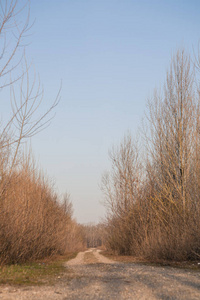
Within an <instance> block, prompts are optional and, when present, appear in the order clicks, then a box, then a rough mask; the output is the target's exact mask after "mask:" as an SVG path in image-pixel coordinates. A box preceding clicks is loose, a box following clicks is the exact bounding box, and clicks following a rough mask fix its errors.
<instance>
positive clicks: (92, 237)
mask: <svg viewBox="0 0 200 300" xmlns="http://www.w3.org/2000/svg"><path fill="white" fill-rule="evenodd" d="M82 230H83V234H84V241H85V245H86V247H87V248H96V247H103V246H104V235H105V233H104V232H105V226H104V224H101V223H99V224H93V223H91V224H87V225H82Z"/></svg>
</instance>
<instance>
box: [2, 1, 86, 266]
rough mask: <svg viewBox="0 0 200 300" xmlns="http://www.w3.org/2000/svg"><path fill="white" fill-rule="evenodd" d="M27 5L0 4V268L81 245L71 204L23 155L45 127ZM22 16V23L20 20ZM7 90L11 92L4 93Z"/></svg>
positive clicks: (47, 114) (49, 116)
mask: <svg viewBox="0 0 200 300" xmlns="http://www.w3.org/2000/svg"><path fill="white" fill-rule="evenodd" d="M29 4H30V1H26V0H20V1H17V0H15V1H13V0H5V1H0V40H1V43H0V90H1V99H0V100H1V105H2V106H1V107H6V110H5V112H6V113H4V110H3V109H1V116H0V118H1V121H0V264H2V263H19V262H25V261H29V260H33V259H38V258H44V257H46V256H49V255H53V254H64V253H65V252H66V251H74V250H77V249H78V248H80V247H81V246H82V243H83V240H82V233H81V229H80V227H79V226H78V225H77V223H76V222H75V221H73V219H72V213H71V209H70V203H69V200H68V199H66V198H65V199H64V202H63V201H61V199H59V197H58V196H57V195H56V194H55V192H54V189H53V187H52V186H51V185H50V184H49V183H48V181H47V180H46V179H44V177H43V176H41V175H39V172H38V170H37V169H36V168H35V167H34V165H33V164H32V163H31V159H30V157H26V156H25V155H24V147H23V146H24V144H25V143H24V142H25V141H27V140H29V139H30V138H31V137H32V136H33V135H35V134H36V133H38V132H39V131H41V130H42V129H44V128H45V127H46V126H48V125H49V122H50V120H51V119H52V114H51V112H52V111H53V110H54V108H55V106H56V105H57V104H58V101H59V92H58V94H57V97H55V101H54V102H53V104H51V105H47V106H46V107H48V108H47V110H46V111H42V103H43V100H44V97H43V96H44V93H43V89H42V88H41V84H40V81H39V80H37V78H36V76H35V73H34V72H31V68H30V65H29V64H28V62H27V59H26V56H25V45H26V42H25V38H27V31H28V30H29V16H30V7H29ZM24 17H25V18H24ZM7 89H9V90H8V91H7Z"/></svg>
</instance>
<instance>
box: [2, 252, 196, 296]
mask: <svg viewBox="0 0 200 300" xmlns="http://www.w3.org/2000/svg"><path fill="white" fill-rule="evenodd" d="M64 265H65V271H64V272H63V273H62V274H60V275H59V276H57V277H56V278H55V281H54V283H53V284H52V285H45V286H29V287H10V286H6V285H5V286H2V287H1V293H0V299H7V300H8V299H9V300H14V299H16V300H18V299H20V300H25V299H29V300H34V299H37V300H38V299H39V300H40V299H50V300H51V299H62V300H67V299H74V300H79V299H80V300H86V299H94V300H96V299H106V300H107V299H108V300H109V299H110V300H111V299H119V300H121V299H122V300H123V299H126V300H127V299H148V300H149V299H150V300H151V299H187V300H188V299H200V273H199V272H191V271H190V270H181V269H177V268H172V267H161V266H152V265H151V266H149V265H142V264H137V263H135V262H126V263H124V262H114V261H113V260H110V259H109V258H107V257H104V256H102V255H101V252H100V251H98V250H96V249H90V250H88V251H85V252H80V253H79V254H78V255H77V257H76V258H75V259H73V260H71V261H69V262H67V263H65V264H64Z"/></svg>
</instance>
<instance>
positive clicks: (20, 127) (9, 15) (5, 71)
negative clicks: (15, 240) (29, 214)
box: [0, 0, 60, 193]
mask: <svg viewBox="0 0 200 300" xmlns="http://www.w3.org/2000/svg"><path fill="white" fill-rule="evenodd" d="M24 14H26V17H25V20H24V21H22V19H21V17H22V16H24ZM29 16H30V1H17V0H16V1H13V0H5V1H0V40H1V41H2V42H1V49H0V50H1V55H0V62H1V67H0V81H1V83H0V88H1V90H2V89H5V88H6V87H9V88H10V108H11V112H12V113H11V117H10V120H8V122H7V123H6V124H0V153H1V193H3V192H4V190H5V188H6V186H7V184H8V183H9V177H10V176H11V175H12V172H13V170H14V168H15V167H16V166H17V164H18V161H19V153H20V148H21V145H22V142H23V141H25V140H26V139H29V138H31V137H32V136H34V135H35V134H37V133H38V132H40V131H41V130H43V129H44V128H46V127H47V126H48V125H49V124H50V121H51V119H52V118H53V114H52V112H53V110H54V108H55V107H56V106H57V104H58V102H59V98H60V90H59V91H58V93H57V96H56V98H55V100H54V101H53V103H52V104H50V105H49V108H48V109H47V110H46V111H44V112H42V111H41V104H42V102H43V101H44V91H43V88H42V86H41V83H40V80H39V79H37V76H36V74H35V72H32V68H31V66H30V65H29V64H28V62H27V59H26V56H25V44H24V42H25V40H24V39H25V38H26V35H27V32H28V30H29V29H30V26H29ZM4 101H5V100H4ZM5 172H6V173H7V175H8V174H9V176H6V177H5V176H3V174H4V173H5ZM3 178H6V181H4V180H3Z"/></svg>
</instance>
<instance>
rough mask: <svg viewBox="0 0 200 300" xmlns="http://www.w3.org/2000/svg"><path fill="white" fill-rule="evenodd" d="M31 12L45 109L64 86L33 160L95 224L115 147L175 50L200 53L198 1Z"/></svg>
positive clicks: (110, 2) (77, 212) (102, 2)
mask: <svg viewBox="0 0 200 300" xmlns="http://www.w3.org/2000/svg"><path fill="white" fill-rule="evenodd" d="M30 13H31V15H30V21H31V22H32V21H34V24H33V26H32V27H31V29H30V35H29V36H28V37H27V39H28V46H27V49H26V54H27V58H28V60H29V61H32V62H33V64H34V67H35V70H36V72H37V73H39V76H40V81H41V83H42V84H43V86H44V92H45V93H44V102H43V104H42V106H43V107H42V108H43V109H45V108H48V107H49V105H51V103H52V102H53V101H54V99H55V97H56V95H57V93H58V90H59V87H60V84H61V82H62V90H61V101H60V103H59V105H58V106H57V107H56V108H55V112H56V115H55V117H54V119H53V120H52V122H51V125H50V126H49V127H48V128H47V129H45V130H44V131H43V132H41V133H39V134H38V135H37V136H35V137H33V139H32V141H31V145H32V149H33V153H34V157H35V159H36V161H37V162H38V165H39V167H40V168H41V169H42V170H44V172H45V173H46V174H47V175H48V176H49V178H51V180H52V182H54V184H55V189H56V190H57V192H58V193H59V194H62V193H65V192H68V193H70V195H71V200H72V203H73V207H74V217H75V218H76V220H77V221H78V222H79V223H88V222H93V223H97V222H99V221H102V220H103V218H104V216H105V208H104V206H103V204H102V202H103V194H102V192H101V190H100V184H101V177H102V174H103V173H104V172H105V171H106V170H109V168H110V162H109V157H108V150H109V149H110V148H112V146H113V145H117V144H118V143H119V142H120V140H121V139H122V138H123V136H124V134H126V133H127V131H130V132H132V134H133V135H135V134H136V133H137V130H138V128H139V127H140V126H141V121H142V118H143V117H144V111H145V107H146V101H147V99H148V98H149V97H151V96H152V94H153V91H154V88H155V87H162V85H163V83H164V80H165V75H166V71H167V68H168V66H169V64H170V60H171V57H172V55H173V53H175V52H176V51H177V50H178V49H179V48H182V47H184V48H186V50H187V51H188V52H189V53H192V51H193V48H194V49H195V50H197V48H198V42H199V28H200V18H199V14H200V1H198V0H187V1H186V0H165V1H164V0H151V1H149V0H140V1H139V0H137V1H136V0H57V1H55V0H40V1H39V0H34V1H31V9H30ZM22 16H23V14H22ZM24 17H25V16H24Z"/></svg>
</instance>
